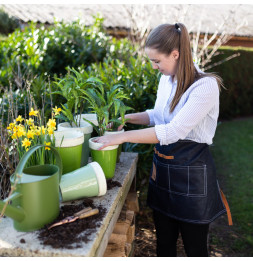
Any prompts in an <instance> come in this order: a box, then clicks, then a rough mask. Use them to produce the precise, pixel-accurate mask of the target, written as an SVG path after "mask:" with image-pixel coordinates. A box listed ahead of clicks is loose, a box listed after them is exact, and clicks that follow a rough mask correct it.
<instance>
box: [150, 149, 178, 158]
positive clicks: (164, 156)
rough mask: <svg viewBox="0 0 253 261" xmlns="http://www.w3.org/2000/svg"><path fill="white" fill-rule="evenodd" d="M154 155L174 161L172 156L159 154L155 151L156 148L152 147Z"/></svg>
mask: <svg viewBox="0 0 253 261" xmlns="http://www.w3.org/2000/svg"><path fill="white" fill-rule="evenodd" d="M154 151H155V154H157V155H158V156H159V157H161V158H164V159H174V156H166V155H164V154H161V153H160V152H159V151H157V150H156V147H154Z"/></svg>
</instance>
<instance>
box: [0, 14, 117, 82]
mask: <svg viewBox="0 0 253 261" xmlns="http://www.w3.org/2000/svg"><path fill="white" fill-rule="evenodd" d="M94 20H95V21H94V24H93V25H92V26H90V27H86V26H85V25H84V24H83V23H81V21H80V20H77V21H74V22H72V23H64V22H55V24H54V25H53V26H50V27H49V28H47V29H46V28H45V27H43V26H42V27H40V28H36V25H35V24H34V23H31V24H30V25H29V26H27V27H25V29H24V30H23V31H20V30H16V31H15V32H14V33H13V34H11V35H10V36H9V37H8V38H7V39H6V40H5V41H3V42H0V58H2V59H1V61H0V84H1V85H3V86H8V84H9V81H11V82H12V83H13V85H14V87H17V86H16V84H15V72H18V71H19V72H21V74H22V75H32V76H35V75H36V74H38V75H50V76H52V75H54V74H57V75H58V76H60V74H65V73H66V69H65V68H66V67H67V66H69V67H74V68H77V67H78V66H81V65H84V67H85V68H86V67H87V66H88V65H90V64H91V63H94V62H99V61H102V60H103V59H104V57H105V56H106V54H107V51H108V50H109V49H110V47H109V46H108V44H109V40H110V39H111V37H109V36H107V35H106V34H105V32H104V30H103V26H102V23H103V19H102V18H100V17H97V18H94ZM116 49H117V48H116Z"/></svg>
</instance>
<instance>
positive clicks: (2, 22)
mask: <svg viewBox="0 0 253 261" xmlns="http://www.w3.org/2000/svg"><path fill="white" fill-rule="evenodd" d="M18 27H19V24H18V21H17V20H16V19H15V18H13V17H10V16H9V15H8V14H7V13H6V12H5V11H4V10H3V9H0V33H1V34H4V35H8V34H9V33H12V32H13V31H14V30H15V29H16V28H18Z"/></svg>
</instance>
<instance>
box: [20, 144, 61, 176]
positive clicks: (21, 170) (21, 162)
mask: <svg viewBox="0 0 253 261" xmlns="http://www.w3.org/2000/svg"><path fill="white" fill-rule="evenodd" d="M42 147H49V148H50V149H51V150H52V151H53V153H54V155H55V158H56V164H57V166H58V167H59V178H60V180H61V175H62V160H61V157H60V155H59V152H58V151H57V150H56V149H55V148H54V147H52V146H49V145H42V144H39V145H35V146H33V147H31V148H30V149H29V150H28V151H27V152H26V153H25V154H24V155H23V157H22V158H21V160H20V162H19V163H18V166H17V168H16V171H15V174H16V175H17V174H19V175H22V173H23V170H24V167H25V164H26V162H27V161H28V159H29V158H30V157H31V155H32V154H33V153H34V152H35V151H36V150H37V149H39V148H42Z"/></svg>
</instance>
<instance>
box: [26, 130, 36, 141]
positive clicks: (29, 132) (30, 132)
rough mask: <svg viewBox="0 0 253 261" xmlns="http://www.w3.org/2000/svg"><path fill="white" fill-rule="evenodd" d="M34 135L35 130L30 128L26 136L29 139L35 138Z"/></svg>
mask: <svg viewBox="0 0 253 261" xmlns="http://www.w3.org/2000/svg"><path fill="white" fill-rule="evenodd" d="M34 135H35V132H34V131H31V130H29V131H28V132H27V134H26V137H27V138H28V139H34Z"/></svg>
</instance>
